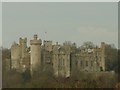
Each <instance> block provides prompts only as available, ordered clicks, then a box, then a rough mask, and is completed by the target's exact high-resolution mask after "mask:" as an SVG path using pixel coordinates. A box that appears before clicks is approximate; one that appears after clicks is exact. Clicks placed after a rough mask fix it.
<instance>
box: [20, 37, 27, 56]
mask: <svg viewBox="0 0 120 90" xmlns="http://www.w3.org/2000/svg"><path fill="white" fill-rule="evenodd" d="M19 43H20V53H21V58H24V57H25V54H26V48H27V38H24V39H22V38H20V39H19Z"/></svg>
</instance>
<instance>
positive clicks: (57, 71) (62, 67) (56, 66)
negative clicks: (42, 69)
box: [53, 54, 70, 77]
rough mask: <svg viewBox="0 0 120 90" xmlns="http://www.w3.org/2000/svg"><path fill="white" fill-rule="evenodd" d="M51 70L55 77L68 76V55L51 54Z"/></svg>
mask: <svg viewBox="0 0 120 90" xmlns="http://www.w3.org/2000/svg"><path fill="white" fill-rule="evenodd" d="M53 70H54V75H55V76H57V77H58V76H61V77H69V76H70V55H69V54H53Z"/></svg>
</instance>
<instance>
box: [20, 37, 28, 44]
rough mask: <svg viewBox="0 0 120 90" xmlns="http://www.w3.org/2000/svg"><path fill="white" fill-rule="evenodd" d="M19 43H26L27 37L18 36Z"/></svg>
mask: <svg viewBox="0 0 120 90" xmlns="http://www.w3.org/2000/svg"><path fill="white" fill-rule="evenodd" d="M19 43H20V44H21V43H27V38H24V39H22V38H19Z"/></svg>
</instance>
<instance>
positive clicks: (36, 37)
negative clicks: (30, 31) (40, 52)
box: [30, 34, 42, 45]
mask: <svg viewBox="0 0 120 90" xmlns="http://www.w3.org/2000/svg"><path fill="white" fill-rule="evenodd" d="M41 44H42V40H41V39H38V36H37V35H36V34H35V35H34V37H33V40H30V45H41Z"/></svg>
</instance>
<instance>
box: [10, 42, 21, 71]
mask: <svg viewBox="0 0 120 90" xmlns="http://www.w3.org/2000/svg"><path fill="white" fill-rule="evenodd" d="M19 67H20V47H19V45H18V44H17V43H16V42H14V43H13V44H12V46H11V68H12V69H16V70H18V69H19Z"/></svg>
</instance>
